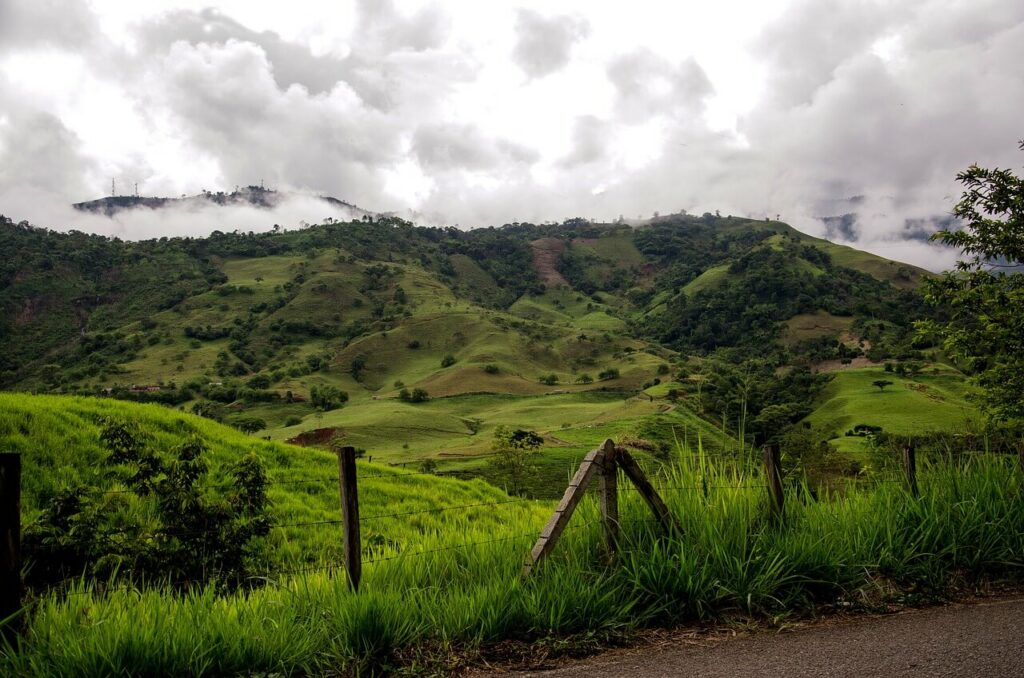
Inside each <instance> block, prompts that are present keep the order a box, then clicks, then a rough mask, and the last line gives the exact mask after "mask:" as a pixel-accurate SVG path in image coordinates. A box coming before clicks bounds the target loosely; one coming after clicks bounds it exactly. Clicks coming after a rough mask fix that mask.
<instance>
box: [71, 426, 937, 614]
mask: <svg viewBox="0 0 1024 678" xmlns="http://www.w3.org/2000/svg"><path fill="white" fill-rule="evenodd" d="M609 443H610V441H609ZM609 443H606V445H607V444H609ZM613 447H614V446H613ZM347 449H351V448H347ZM614 449H616V450H621V451H620V452H618V454H620V455H627V456H628V454H627V453H626V452H625V448H614ZM595 452H597V451H595ZM591 454H592V455H593V454H594V453H591ZM609 454H610V452H609ZM587 458H589V456H588V457H587ZM773 458H774V459H775V460H776V461H774V462H773V461H772V459H773ZM778 458H779V456H778V452H777V451H776V454H775V456H774V457H772V455H767V454H766V455H765V456H764V461H763V463H762V464H758V463H757V462H756V461H755V460H754V457H753V455H741V456H735V457H728V458H723V457H719V456H710V455H704V454H694V455H687V456H685V457H681V458H680V457H677V459H676V460H677V461H682V462H683V463H684V464H688V466H689V468H688V469H687V471H686V473H685V474H678V473H673V471H672V469H671V468H670V467H669V468H667V469H666V470H665V472H664V473H661V474H653V475H652V476H651V479H652V482H651V483H649V484H648V485H645V484H644V483H637V482H636V478H633V480H634V483H633V484H630V483H626V482H619V483H617V484H616V483H613V484H612V485H611V487H613V488H614V492H615V494H616V495H617V496H618V495H620V494H621V496H622V497H623V498H627V497H631V496H636V495H638V494H639V495H643V499H645V500H646V501H647V502H648V503H649V504H651V506H652V507H653V508H655V509H656V508H657V507H656V503H657V502H654V501H653V500H652V498H651V497H650V496H649V495H650V494H651V492H652V490H653V493H654V494H655V495H658V496H660V495H664V496H665V497H670V496H674V495H677V494H680V493H688V492H689V493H697V494H702V495H705V496H707V495H708V494H709V493H712V492H723V491H733V492H735V491H744V492H758V493H763V494H764V496H766V497H767V498H768V501H769V503H770V504H771V503H775V504H777V505H776V506H774V509H775V510H776V512H778V513H781V510H782V501H783V498H782V497H783V495H782V491H781V490H779V489H776V488H775V481H776V480H777V481H778V483H779V484H782V483H785V484H786V485H787V486H789V487H790V488H797V489H799V488H800V487H801V486H802V487H804V488H811V487H813V485H814V484H813V483H812V482H811V481H810V480H809V479H810V478H811V477H812V476H815V475H819V476H827V477H829V478H830V479H831V480H833V481H835V482H839V483H847V484H851V485H853V486H861V485H866V486H873V485H897V484H898V485H902V486H905V487H906V488H907V489H908V491H911V492H913V493H914V494H916V493H917V485H916V482H917V481H916V462H915V458H914V454H913V451H912V448H911V449H910V451H909V452H907V451H905V453H904V460H903V465H902V467H898V468H890V469H887V470H886V471H884V472H881V473H874V474H871V475H862V476H858V475H849V474H843V473H840V472H837V471H838V470H839V467H837V465H836V464H835V463H828V462H821V463H807V464H802V463H801V464H796V465H794V466H791V467H790V468H786V469H783V468H782V467H781V465H779V463H778ZM694 460H696V461H697V462H700V463H692V462H693V461H694ZM353 463H354V462H353ZM586 463H587V462H586V461H584V462H583V464H582V465H581V466H580V471H579V472H578V474H577V476H578V475H579V473H580V472H582V471H583V467H584V465H585V464H586ZM704 464H706V465H707V466H706V467H705V466H704ZM723 465H724V467H725V468H724V469H723V468H722V466H723ZM598 466H601V464H598ZM711 467H714V468H715V469H716V470H715V471H713V472H709V477H708V480H706V481H705V480H703V479H702V478H701V469H702V468H711ZM363 468H364V470H367V471H368V472H365V473H361V474H360V475H359V476H358V481H359V482H363V481H367V480H386V481H392V482H395V483H401V482H402V481H403V480H404V479H406V478H410V477H424V476H437V475H439V473H438V472H437V471H435V470H418V471H405V470H399V469H394V470H393V469H386V470H385V469H382V468H381V467H380V466H377V465H374V466H371V467H370V468H369V469H366V467H365V466H364V467H363ZM565 470H569V468H567V469H565ZM624 470H625V471H626V472H625V475H626V476H629V475H630V474H629V472H628V469H625V467H623V468H621V469H620V468H617V467H616V468H613V469H612V471H611V472H612V474H614V475H622V474H623V471H624ZM607 472H608V471H607V467H604V469H603V470H601V469H599V470H598V471H597V473H607ZM559 474H560V475H562V474H564V471H563V470H562V469H559ZM440 475H447V474H444V473H442V474H440ZM344 476H345V473H344V471H342V472H341V478H340V481H341V488H340V495H341V497H342V498H343V497H344V495H345V492H346V489H345V478H344ZM680 478H685V479H686V482H679V479H680ZM351 482H352V483H353V484H354V483H355V482H356V479H354V478H353V479H351ZM574 482H575V481H574ZM338 484H339V475H338V474H335V473H325V474H324V476H322V477H320V476H316V477H314V476H309V477H294V476H285V477H284V478H281V479H272V480H271V481H270V482H269V484H268V488H274V487H280V488H294V487H299V486H304V485H318V486H325V487H338ZM584 485H585V483H584ZM353 487H354V485H353ZM604 487H605V486H604V485H602V488H604ZM206 489H209V490H210V491H232V490H236V489H237V488H236V487H235V486H234V485H231V484H220V483H218V484H216V485H211V486H209V487H208V488H206ZM577 491H579V492H583V491H586V487H583V486H580V487H576V486H575V485H574V484H572V483H570V485H569V488H568V489H567V491H566V494H565V496H564V497H563V501H562V504H560V505H559V508H558V509H556V511H555V514H554V516H553V517H552V521H553V522H552V523H551V524H555V523H557V521H558V520H559V511H562V510H563V508H562V505H563V504H565V503H566V501H567V500H568V498H569V497H570V495H571V494H573V493H575V492H577ZM604 491H606V490H605V489H602V492H604ZM89 494H90V496H94V497H102V496H118V495H126V494H137V491H136V490H132V489H112V490H96V491H93V492H90V493H89ZM393 496H397V497H401V496H402V489H401V486H400V485H398V486H396V487H395V491H394V493H393ZM437 501H440V502H444V501H445V500H444V498H443V497H439V498H438V499H437ZM616 501H618V500H617V499H616ZM658 501H661V500H660V498H659V499H658ZM605 503H606V501H605V500H602V502H601V507H602V510H604V508H605ZM536 505H537V500H536V499H531V498H529V497H516V496H510V497H508V498H501V499H495V500H491V501H471V502H467V503H460V504H451V503H441V504H440V505H435V506H427V507H422V508H420V507H415V508H412V507H411V508H407V509H405V508H397V509H395V510H387V509H386V508H385V509H384V510H377V511H375V512H371V513H369V514H366V515H360V516H358V517H357V518H356V519H355V522H356V523H358V525H365V526H379V524H380V521H385V520H392V519H393V520H404V519H407V518H412V517H416V516H425V515H433V516H437V515H447V514H449V513H454V512H469V511H473V510H499V509H502V508H511V507H515V506H536ZM631 510H632V509H631ZM616 511H617V509H616ZM634 512H635V511H634ZM570 515H571V509H570ZM670 518H671V516H665V515H659V514H658V513H657V511H656V512H655V515H654V517H649V518H633V517H631V518H628V519H625V520H620V519H619V518H618V515H617V513H616V514H615V517H614V521H615V525H614V530H615V531H619V530H621V529H623V528H626V527H629V526H631V525H638V524H660V525H662V526H663V527H664V526H666V525H667V522H666V521H667V520H669V519H670ZM567 520H568V519H567V518H566V521H567ZM350 522H352V519H351V518H350V517H349V516H347V515H342V516H341V517H338V518H328V517H324V518H310V519H287V518H284V519H282V520H277V521H275V520H270V521H267V522H265V523H264V527H265V528H266V529H267V530H268V531H272V530H306V529H317V530H319V529H322V528H339V537H340V536H341V534H340V533H341V532H342V531H343V528H346V526H347V524H348V523H350ZM596 523H604V524H605V528H604V529H605V531H606V532H607V531H608V526H607V523H608V516H607V515H603V516H602V518H601V519H598V520H591V521H586V522H577V523H575V524H571V525H569V524H566V525H562V526H560V527H559V528H558V532H559V534H560V533H561V532H563V531H570V530H585V529H587V528H589V527H592V526H594V525H595V524H596ZM549 527H550V525H549ZM385 532H386V529H385ZM546 532H548V530H547V529H545V531H544V532H542V531H541V530H540V529H539V526H538V527H535V528H533V529H530V530H523V531H518V530H517V531H514V532H513V533H511V534H508V533H501V534H496V535H494V536H493V537H488V538H486V539H476V540H467V541H459V542H454V543H444V544H443V545H438V546H426V547H421V548H417V547H416V546H415V543H413V544H410V545H402V544H400V543H397V542H387V541H385V542H384V543H382V544H362V543H358V544H355V545H348V547H347V548H346V554H348V550H349V548H355V549H356V550H357V554H358V559H359V562H360V563H361V565H367V566H373V565H376V564H379V563H384V562H392V561H398V560H402V559H410V558H420V557H425V556H430V555H433V554H439V553H448V552H454V551H468V550H471V549H476V548H479V547H482V546H485V545H492V544H499V543H516V542H521V543H522V544H523V545H526V543H527V542H528V541H529V540H534V541H536V544H537V546H536V547H535V550H536V549H541V552H543V549H542V548H541V547H543V546H544V540H545V539H547V538H549V536H545V533H546ZM209 534H210V530H209V529H206V528H204V527H201V526H200V527H195V528H192V529H178V528H165V527H153V526H146V525H141V526H140V525H121V526H111V527H105V528H103V529H102V531H101V532H99V533H98V534H96V535H91V536H90V537H91V538H90V539H83V540H81V541H80V542H79V541H76V540H73V539H66V540H65V541H64V542H63V544H65V545H67V546H71V547H74V546H86V545H89V544H93V545H94V544H95V539H96V538H100V539H108V540H117V538H118V537H124V538H125V539H124V540H121V543H122V544H125V543H130V540H131V539H147V540H152V539H179V540H180V539H189V538H197V537H198V538H202V537H204V536H208V535H209ZM345 534H346V538H348V533H347V532H346V533H345ZM356 534H357V535H358V534H359V532H358V530H357V531H356ZM556 538H557V537H556ZM340 542H341V539H339V540H338V543H339V547H340V546H341V544H340ZM425 542H426V543H428V544H429V540H425ZM523 555H524V556H525V555H526V553H525V551H524V554H523ZM339 570H343V571H346V572H347V575H348V576H349V577H351V576H352V571H351V565H350V562H349V561H348V560H347V559H343V560H341V561H337V562H335V561H326V562H313V563H308V564H303V563H295V564H293V565H292V564H288V563H284V564H282V566H281V567H280V568H278V569H274V568H266V570H265V571H263V572H260V573H258V574H250V575H248V576H247V577H246V580H247V581H249V582H252V583H261V582H262V583H274V582H278V581H279V580H280V579H281V578H284V577H294V576H301V575H308V574H314V573H320V574H331V573H334V572H337V571H339ZM152 581H153V580H151V582H152ZM160 583H161V584H162V585H165V586H171V587H189V586H194V585H197V584H205V583H209V582H207V581H203V579H202V578H196V577H192V578H186V579H183V580H176V581H170V580H160ZM72 587H73V583H72ZM120 588H124V589H137V588H138V585H137V584H135V583H132V582H129V583H126V584H123V585H115V586H111V585H109V584H104V583H103V582H95V583H94V587H93V588H91V589H90V590H89V591H76V590H73V588H71V589H68V588H67V587H66V586H65V587H64V589H65V590H64V591H63V593H65V594H66V595H80V594H85V593H92V592H93V590H97V591H102V592H108V591H114V590H119V589H120Z"/></svg>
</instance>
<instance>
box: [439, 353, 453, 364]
mask: <svg viewBox="0 0 1024 678" xmlns="http://www.w3.org/2000/svg"><path fill="white" fill-rule="evenodd" d="M454 364H455V356H453V355H452V354H451V353H449V354H448V355H446V356H445V357H443V358H441V367H451V366H452V365H454Z"/></svg>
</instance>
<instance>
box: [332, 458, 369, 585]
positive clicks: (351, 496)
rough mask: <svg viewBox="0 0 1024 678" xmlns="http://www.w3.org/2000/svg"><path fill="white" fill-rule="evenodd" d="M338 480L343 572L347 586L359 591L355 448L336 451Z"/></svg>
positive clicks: (360, 561)
mask: <svg viewBox="0 0 1024 678" xmlns="http://www.w3.org/2000/svg"><path fill="white" fill-rule="evenodd" d="M338 479H339V488H340V490H341V520H342V527H343V529H344V538H345V571H346V572H347V573H348V584H349V586H350V587H351V588H352V590H353V591H359V579H360V578H361V577H362V574H363V562H362V555H361V550H362V548H361V542H360V538H359V492H358V489H357V487H356V448H354V447H343V448H341V449H340V450H338Z"/></svg>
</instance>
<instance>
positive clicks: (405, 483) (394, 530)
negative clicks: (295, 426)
mask: <svg viewBox="0 0 1024 678" xmlns="http://www.w3.org/2000/svg"><path fill="white" fill-rule="evenodd" d="M105 418H113V419H117V420H126V421H133V422H136V423H138V424H139V426H140V427H141V429H142V430H143V432H144V433H145V435H146V436H147V438H148V440H149V442H151V444H152V445H153V447H154V448H156V449H158V450H169V449H171V448H172V447H174V446H176V445H178V444H180V443H181V442H183V440H184V439H186V438H187V437H188V436H191V435H197V436H199V437H200V438H202V440H203V441H204V442H205V443H206V444H207V445H208V448H209V451H208V455H209V461H210V464H211V471H210V478H209V484H210V485H211V486H212V487H216V486H218V485H223V484H224V482H225V480H226V478H225V475H224V470H225V468H226V467H227V466H228V465H230V464H231V463H232V462H234V461H235V460H237V459H239V458H240V457H242V455H244V454H246V453H248V452H250V451H251V452H255V453H256V454H257V455H258V456H259V458H260V459H261V460H262V461H263V463H264V465H265V467H266V469H267V471H268V474H269V476H270V490H269V493H270V499H271V502H272V522H273V523H274V524H281V523H289V524H291V523H302V524H304V525H301V526H295V527H289V528H282V529H276V530H273V531H272V532H271V534H270V536H269V537H268V541H269V544H268V546H269V547H270V548H269V549H268V553H270V554H272V557H273V559H274V561H275V564H276V565H288V566H294V565H299V564H306V563H321V562H331V563H337V562H340V559H341V541H340V535H339V532H338V529H337V527H336V526H333V525H331V523H333V522H334V521H336V520H337V519H338V518H339V516H340V511H341V509H340V504H339V499H338V496H339V495H338V462H337V458H336V457H335V455H334V454H333V453H330V452H327V451H324V450H319V449H316V448H310V447H297V446H293V445H287V444H284V443H281V442H271V441H265V440H259V439H254V438H252V437H249V436H246V435H245V434H243V433H240V432H238V431H236V430H234V429H232V428H230V427H227V426H223V425H221V424H218V423H216V422H212V421H210V420H208V419H204V418H202V417H197V416H195V415H191V414H185V413H180V412H175V411H173V410H170V409H168V408H166V407H161V406H159V405H140V404H136V403H127V402H119V401H115V400H110V399H100V398H84V397H69V396H39V395H28V394H24V393H0V449H3V450H6V451H12V452H19V453H21V455H22V466H23V471H22V478H23V480H22V492H23V494H22V513H23V514H24V517H25V522H26V524H28V523H30V522H31V521H32V520H33V519H34V517H35V516H36V515H38V513H39V510H40V508H41V507H42V506H44V505H45V504H46V503H47V501H48V499H49V498H50V497H52V496H53V495H54V494H55V493H56V492H57V491H58V490H60V489H62V488H66V487H71V486H77V485H85V486H88V487H96V488H100V489H104V490H117V489H120V488H121V486H120V485H118V484H116V483H113V482H112V480H111V479H110V475H109V473H108V471H107V469H106V468H105V467H104V465H103V463H102V460H103V459H105V457H106V452H105V450H104V449H103V448H102V445H101V443H100V439H99V433H100V427H101V422H102V421H103V420H104V419H105ZM358 467H359V470H358V473H359V476H360V481H359V485H360V498H361V500H360V505H361V510H362V514H363V515H367V516H369V515H380V514H396V513H397V514H402V513H406V512H417V511H421V510H423V509H437V510H438V511H437V513H430V512H428V513H422V514H418V515H417V516H416V519H415V520H414V521H410V520H408V519H403V518H402V517H401V516H394V517H387V518H381V519H379V520H375V521H373V523H372V524H370V525H369V526H368V527H367V528H365V529H366V530H368V532H365V533H364V539H365V540H366V542H367V543H370V544H373V543H377V542H380V543H381V544H385V543H386V544H387V545H389V546H388V548H389V549H391V550H394V551H400V550H402V549H404V548H407V547H409V546H411V545H415V544H418V543H419V542H420V541H422V540H423V538H424V536H425V535H428V534H430V533H432V532H436V531H438V530H441V529H442V528H443V529H444V530H448V529H458V530H465V531H469V532H471V533H473V534H477V535H482V534H486V533H488V531H490V530H494V529H497V528H498V527H500V526H503V525H507V524H509V523H510V522H515V523H524V524H533V523H539V522H542V521H543V520H544V518H545V516H546V511H547V510H549V507H547V506H546V505H544V504H542V503H537V504H533V503H516V504H507V505H506V504H501V505H497V506H489V507H487V508H486V509H474V508H470V509H466V510H461V511H453V512H447V513H445V512H443V511H441V509H444V508H446V507H450V506H465V505H468V504H485V503H492V502H508V500H509V497H508V495H507V494H505V493H504V492H502V491H501V490H499V489H497V488H496V487H494V486H493V485H490V484H487V483H485V482H483V481H482V480H470V481H465V480H459V479H455V478H446V477H440V476H435V475H430V474H409V473H408V472H407V471H406V470H405V469H400V468H394V467H392V466H387V465H383V464H377V463H367V462H365V461H360V462H359V463H358ZM136 508H137V507H136V504H135V503H133V504H131V505H130V506H129V510H136ZM442 514H443V518H442ZM318 522H324V523H326V524H325V525H323V526H319V527H318V526H317V525H316V524H317V523H318ZM310 523H312V525H310Z"/></svg>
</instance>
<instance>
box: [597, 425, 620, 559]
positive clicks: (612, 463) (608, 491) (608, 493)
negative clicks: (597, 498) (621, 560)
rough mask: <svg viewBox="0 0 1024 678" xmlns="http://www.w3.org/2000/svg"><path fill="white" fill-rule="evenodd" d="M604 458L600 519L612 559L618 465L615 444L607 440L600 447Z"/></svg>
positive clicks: (616, 537)
mask: <svg viewBox="0 0 1024 678" xmlns="http://www.w3.org/2000/svg"><path fill="white" fill-rule="evenodd" d="M601 447H602V449H603V450H604V458H603V459H602V460H601V518H602V523H603V524H604V543H605V547H606V548H607V550H608V558H609V559H611V558H614V557H615V552H616V550H617V544H618V540H619V485H618V479H619V465H618V461H617V459H616V452H615V443H614V442H613V441H612V440H611V439H608V440H606V441H604V445H602V446H601Z"/></svg>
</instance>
